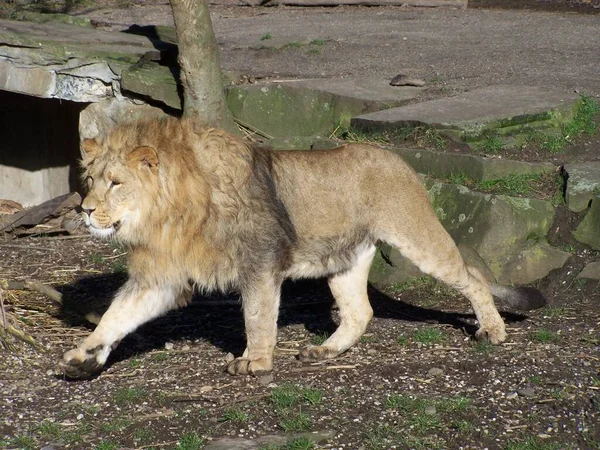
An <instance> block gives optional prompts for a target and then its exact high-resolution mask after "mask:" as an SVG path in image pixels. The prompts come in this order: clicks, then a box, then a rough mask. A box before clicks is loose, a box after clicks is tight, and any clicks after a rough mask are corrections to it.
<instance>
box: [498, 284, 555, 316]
mask: <svg viewBox="0 0 600 450" xmlns="http://www.w3.org/2000/svg"><path fill="white" fill-rule="evenodd" d="M489 287H490V292H491V293H492V295H493V296H494V297H496V298H497V299H498V300H500V302H499V303H500V304H501V305H503V306H505V307H507V308H509V309H516V310H522V311H530V310H532V309H538V308H541V307H542V306H545V305H546V304H547V303H548V301H547V300H546V297H544V295H543V294H542V293H541V292H540V291H538V290H537V289H536V288H532V287H509V286H500V285H499V284H494V283H489Z"/></svg>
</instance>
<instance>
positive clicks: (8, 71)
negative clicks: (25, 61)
mask: <svg viewBox="0 0 600 450" xmlns="http://www.w3.org/2000/svg"><path fill="white" fill-rule="evenodd" d="M55 87H56V73H55V72H53V71H51V70H47V69H45V68H41V67H17V66H15V65H14V64H13V63H11V62H10V61H0V89H1V90H3V91H11V92H16V93H19V94H27V95H31V96H33V97H42V98H50V97H52V94H53V93H54V91H55Z"/></svg>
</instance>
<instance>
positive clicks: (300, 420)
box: [280, 412, 312, 431]
mask: <svg viewBox="0 0 600 450" xmlns="http://www.w3.org/2000/svg"><path fill="white" fill-rule="evenodd" d="M280 426H281V428H282V429H283V430H285V431H307V430H310V428H311V426H312V421H311V420H310V417H309V416H308V415H307V414H304V413H303V412H298V414H296V415H290V416H288V417H287V418H285V419H283V420H282V421H281V422H280Z"/></svg>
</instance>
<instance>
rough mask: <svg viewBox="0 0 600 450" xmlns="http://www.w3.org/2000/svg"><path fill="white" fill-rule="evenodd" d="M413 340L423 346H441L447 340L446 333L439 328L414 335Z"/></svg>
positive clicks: (421, 331) (419, 331) (427, 329)
mask: <svg viewBox="0 0 600 450" xmlns="http://www.w3.org/2000/svg"><path fill="white" fill-rule="evenodd" d="M413 339H414V340H415V341H417V342H420V343H421V344H423V345H431V344H439V343H441V342H444V341H445V340H446V335H444V332H443V331H441V330H439V329H437V328H424V329H422V330H418V331H416V332H415V333H414V335H413Z"/></svg>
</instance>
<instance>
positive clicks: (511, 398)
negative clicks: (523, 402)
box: [506, 392, 519, 400]
mask: <svg viewBox="0 0 600 450" xmlns="http://www.w3.org/2000/svg"><path fill="white" fill-rule="evenodd" d="M518 396H519V394H517V393H516V392H511V393H510V394H508V395H507V396H506V398H507V399H508V400H514V399H515V398H517V397H518Z"/></svg>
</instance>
